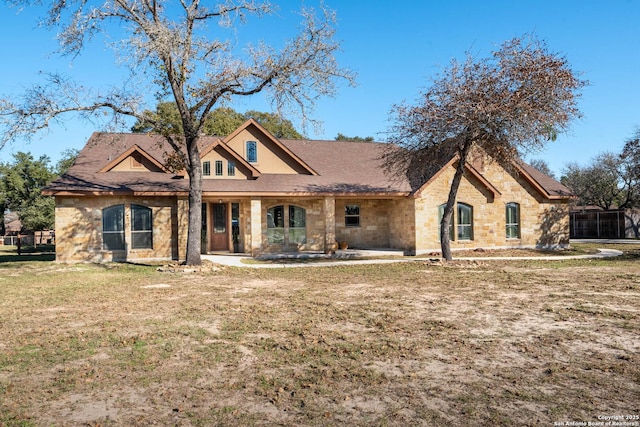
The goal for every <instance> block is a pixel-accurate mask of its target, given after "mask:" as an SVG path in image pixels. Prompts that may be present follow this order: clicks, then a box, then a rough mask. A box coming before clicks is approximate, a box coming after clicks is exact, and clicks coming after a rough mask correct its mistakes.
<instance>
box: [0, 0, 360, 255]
mask: <svg viewBox="0 0 640 427" xmlns="http://www.w3.org/2000/svg"><path fill="white" fill-rule="evenodd" d="M10 3H11V4H14V5H17V6H18V7H23V6H31V5H32V4H36V5H38V4H41V3H40V2H35V1H32V0H12V1H11V2H10ZM44 4H46V5H47V6H48V14H47V17H46V19H44V20H43V21H42V22H43V23H44V25H46V26H48V27H50V28H54V29H56V30H57V34H58V40H59V42H60V46H61V52H62V53H63V54H67V55H70V56H71V57H75V56H77V55H80V54H81V53H82V52H83V50H84V49H85V47H86V46H87V45H88V43H87V42H88V41H89V40H91V39H94V40H95V36H97V35H100V34H102V35H105V39H107V40H108V41H109V45H110V46H112V47H116V49H117V51H116V55H117V56H118V59H120V61H119V64H121V65H123V66H124V67H125V68H126V70H127V71H128V72H129V73H130V74H129V77H128V79H127V81H126V82H125V84H124V85H123V87H122V88H117V87H115V86H114V87H113V89H111V90H109V91H108V92H106V93H97V92H95V91H92V90H90V89H91V88H87V87H85V86H83V85H80V84H78V83H76V82H75V81H74V80H73V79H71V78H67V77H65V76H61V75H59V74H52V73H48V74H45V75H46V76H47V80H46V82H45V83H44V84H40V85H35V86H33V87H31V88H29V89H27V91H26V92H25V94H24V96H22V97H15V96H5V97H3V98H2V99H0V145H2V144H3V143H6V142H7V141H12V140H15V139H16V138H22V137H24V138H29V137H30V136H32V135H33V134H34V133H35V132H37V131H39V130H41V129H45V128H47V127H48V126H49V124H50V123H52V122H53V121H55V120H56V119H60V118H61V117H60V116H61V115H63V114H65V113H68V112H80V113H82V114H83V115H84V116H86V117H87V118H89V119H93V118H102V117H103V116H104V115H105V114H107V115H111V116H112V117H113V120H114V122H115V123H116V124H117V123H118V121H119V120H122V119H123V118H124V117H134V118H136V119H138V120H140V121H141V122H142V123H145V124H148V125H150V126H151V128H152V130H153V131H154V132H156V133H160V134H162V135H163V136H164V137H165V138H166V141H167V143H168V144H169V145H170V146H171V148H172V149H173V151H174V152H175V153H178V156H182V157H183V158H184V163H185V169H186V172H187V174H188V176H189V196H188V201H189V213H188V231H187V248H186V261H187V264H189V265H199V264H201V262H202V261H201V257H200V236H201V228H202V221H201V220H202V165H201V158H200V148H199V146H198V141H199V139H200V136H201V135H202V134H203V130H204V128H205V124H206V121H207V118H208V116H209V113H210V112H211V111H212V110H213V109H214V108H215V107H217V106H221V105H222V104H223V103H226V102H232V101H233V100H234V99H235V98H238V97H246V96H251V95H254V94H257V93H261V92H264V93H266V94H267V96H269V98H270V100H271V102H272V104H273V107H274V110H276V111H284V110H285V109H286V108H288V107H291V106H293V107H294V108H295V109H296V111H298V113H299V114H300V116H301V117H302V119H303V121H305V120H311V117H310V113H311V112H312V111H313V108H314V106H315V102H316V100H317V99H318V98H320V97H321V96H333V95H335V92H336V86H337V85H336V81H337V80H340V79H342V80H346V81H347V82H348V83H350V84H353V83H354V74H353V73H352V72H350V71H349V70H346V69H342V68H340V67H338V65H337V63H336V60H335V56H334V55H335V53H336V52H337V51H338V49H339V47H340V45H339V43H338V42H337V41H335V40H334V35H335V28H334V26H335V22H336V19H335V13H334V12H333V11H331V10H329V9H326V8H324V7H322V9H321V10H320V11H319V12H316V11H314V10H313V9H310V8H306V9H303V10H302V11H301V16H302V20H303V22H302V24H301V26H300V27H299V31H298V33H297V35H296V36H295V37H293V38H291V39H289V40H288V41H286V42H284V43H282V45H281V47H280V48H275V47H272V46H269V45H267V43H265V42H263V41H260V42H258V43H255V44H250V45H247V46H245V47H244V49H243V47H242V46H240V47H239V46H238V42H237V40H238V37H237V32H238V31H239V27H240V24H242V23H243V22H245V21H246V20H247V19H248V18H249V17H250V16H258V17H261V16H265V15H271V14H275V12H276V9H275V7H274V6H273V5H271V4H270V3H269V2H267V1H264V2H261V1H259V0H220V1H218V2H217V3H216V2H203V1H201V0H182V1H180V2H170V1H168V0H164V1H163V0H153V1H138V0H117V1H113V2H111V1H109V2H102V1H97V0H86V1H68V0H53V1H51V2H48V3H44ZM210 24H220V25H215V26H213V25H210ZM117 37H122V38H121V39H117ZM149 95H153V96H155V99H156V102H158V101H167V102H172V103H175V104H176V106H177V108H178V112H179V117H180V120H179V122H178V124H179V125H180V126H178V125H177V124H176V123H175V122H174V121H173V120H172V121H171V122H166V121H165V120H164V118H163V117H162V116H160V115H153V114H151V115H149V114H147V113H146V111H148V107H147V108H146V109H145V105H148V104H147V103H148V100H149V98H150V96H149Z"/></svg>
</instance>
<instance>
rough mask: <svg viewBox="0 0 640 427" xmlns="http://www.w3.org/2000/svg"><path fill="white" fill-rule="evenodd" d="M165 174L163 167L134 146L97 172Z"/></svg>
mask: <svg viewBox="0 0 640 427" xmlns="http://www.w3.org/2000/svg"><path fill="white" fill-rule="evenodd" d="M112 171H113V172H166V169H165V167H164V166H163V165H162V164H161V163H160V162H158V161H157V160H156V159H155V158H153V157H152V156H151V155H150V154H149V153H147V152H146V151H144V150H143V149H142V148H140V147H139V146H138V145H137V144H134V145H133V146H131V147H130V148H129V149H127V150H126V151H124V152H123V153H121V154H120V155H119V156H118V157H116V158H115V159H113V160H111V161H110V162H109V163H107V164H106V165H105V166H104V167H103V168H102V169H100V170H99V171H98V172H100V173H102V172H112Z"/></svg>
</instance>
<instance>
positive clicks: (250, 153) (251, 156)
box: [246, 141, 258, 163]
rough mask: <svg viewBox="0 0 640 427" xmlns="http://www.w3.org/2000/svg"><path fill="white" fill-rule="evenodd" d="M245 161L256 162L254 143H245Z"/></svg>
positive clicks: (256, 152) (256, 154) (256, 151)
mask: <svg viewBox="0 0 640 427" xmlns="http://www.w3.org/2000/svg"><path fill="white" fill-rule="evenodd" d="M246 147H247V161H248V162H250V163H255V162H257V161H258V150H257V147H256V142H255V141H247V145H246Z"/></svg>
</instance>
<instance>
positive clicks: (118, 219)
mask: <svg viewBox="0 0 640 427" xmlns="http://www.w3.org/2000/svg"><path fill="white" fill-rule="evenodd" d="M102 231H124V205H118V206H111V207H109V208H106V209H104V210H103V211H102Z"/></svg>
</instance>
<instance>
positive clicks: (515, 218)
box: [506, 203, 520, 239]
mask: <svg viewBox="0 0 640 427" xmlns="http://www.w3.org/2000/svg"><path fill="white" fill-rule="evenodd" d="M506 224H507V230H506V236H507V239H519V238H520V205H519V204H517V203H507V206H506Z"/></svg>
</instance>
